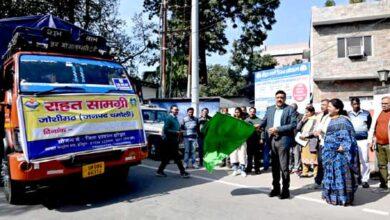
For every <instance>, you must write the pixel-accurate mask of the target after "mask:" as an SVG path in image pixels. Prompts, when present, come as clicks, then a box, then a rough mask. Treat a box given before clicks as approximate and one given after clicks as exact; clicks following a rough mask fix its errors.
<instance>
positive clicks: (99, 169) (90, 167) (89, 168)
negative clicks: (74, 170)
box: [83, 162, 104, 178]
mask: <svg viewBox="0 0 390 220" xmlns="http://www.w3.org/2000/svg"><path fill="white" fill-rule="evenodd" d="M103 173H104V162H98V163H92V164H87V165H84V166H83V178H88V177H91V176H96V175H100V174H103Z"/></svg>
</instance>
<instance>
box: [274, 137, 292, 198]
mask: <svg viewBox="0 0 390 220" xmlns="http://www.w3.org/2000/svg"><path fill="white" fill-rule="evenodd" d="M289 158H290V148H289V147H286V146H284V145H283V144H282V143H281V141H280V140H275V138H272V140H271V160H272V161H271V166H272V186H273V188H274V190H277V191H280V177H282V184H283V188H282V191H283V192H285V191H288V190H289V188H290V171H289Z"/></svg>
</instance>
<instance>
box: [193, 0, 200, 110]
mask: <svg viewBox="0 0 390 220" xmlns="http://www.w3.org/2000/svg"><path fill="white" fill-rule="evenodd" d="M191 51H192V52H191V79H192V80H191V106H192V107H193V108H194V109H195V116H196V117H198V116H199V1H198V0H192V1H191Z"/></svg>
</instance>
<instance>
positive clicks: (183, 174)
mask: <svg viewBox="0 0 390 220" xmlns="http://www.w3.org/2000/svg"><path fill="white" fill-rule="evenodd" d="M180 176H181V177H182V178H190V174H189V173H187V172H183V173H181V174H180Z"/></svg>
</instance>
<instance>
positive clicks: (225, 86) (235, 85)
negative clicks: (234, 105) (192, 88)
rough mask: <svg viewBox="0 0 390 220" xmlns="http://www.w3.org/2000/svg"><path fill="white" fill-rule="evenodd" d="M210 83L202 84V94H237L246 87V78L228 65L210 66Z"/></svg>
mask: <svg viewBox="0 0 390 220" xmlns="http://www.w3.org/2000/svg"><path fill="white" fill-rule="evenodd" d="M208 73H209V74H208V84H207V85H203V86H201V89H200V95H201V96H236V95H241V93H240V91H241V90H242V88H244V87H245V79H244V78H243V77H242V76H241V75H240V74H239V73H238V72H235V71H234V70H232V69H230V68H229V67H227V66H222V65H218V64H217V65H212V66H209V67H208Z"/></svg>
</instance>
